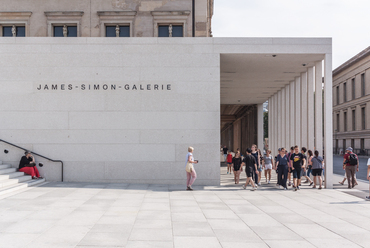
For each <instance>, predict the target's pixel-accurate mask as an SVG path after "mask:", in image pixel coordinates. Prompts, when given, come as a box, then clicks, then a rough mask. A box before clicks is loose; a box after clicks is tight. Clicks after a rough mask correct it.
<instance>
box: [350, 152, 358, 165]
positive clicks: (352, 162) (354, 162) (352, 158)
mask: <svg viewBox="0 0 370 248" xmlns="http://www.w3.org/2000/svg"><path fill="white" fill-rule="evenodd" d="M357 160H358V159H357V156H356V154H354V153H351V154H349V159H348V163H349V164H350V165H357Z"/></svg>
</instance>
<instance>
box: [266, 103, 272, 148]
mask: <svg viewBox="0 0 370 248" xmlns="http://www.w3.org/2000/svg"><path fill="white" fill-rule="evenodd" d="M267 111H268V112H267V113H268V149H270V150H271V114H272V113H271V97H269V99H268V105H267Z"/></svg>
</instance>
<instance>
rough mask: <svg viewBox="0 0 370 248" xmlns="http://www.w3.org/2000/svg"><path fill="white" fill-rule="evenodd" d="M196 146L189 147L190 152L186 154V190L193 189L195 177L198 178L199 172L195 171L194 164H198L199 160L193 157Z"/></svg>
mask: <svg viewBox="0 0 370 248" xmlns="http://www.w3.org/2000/svg"><path fill="white" fill-rule="evenodd" d="M193 151H194V148H193V147H191V146H189V147H188V154H186V167H185V170H186V178H187V179H186V190H193V188H192V187H191V185H193V183H194V181H195V179H196V178H197V173H196V172H195V169H194V166H193V164H197V163H198V160H194V157H193Z"/></svg>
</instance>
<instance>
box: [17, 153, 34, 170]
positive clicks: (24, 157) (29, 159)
mask: <svg viewBox="0 0 370 248" xmlns="http://www.w3.org/2000/svg"><path fill="white" fill-rule="evenodd" d="M30 162H32V158H31V157H29V158H27V157H26V156H23V157H22V158H21V161H19V169H22V168H23V167H24V166H25V165H26V164H29V163H30Z"/></svg>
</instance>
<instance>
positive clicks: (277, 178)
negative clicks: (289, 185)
mask: <svg viewBox="0 0 370 248" xmlns="http://www.w3.org/2000/svg"><path fill="white" fill-rule="evenodd" d="M280 150H281V148H279V149H278V152H277V154H276V156H275V160H274V161H275V164H274V170H275V172H276V186H278V187H279V185H280V182H279V170H278V166H277V157H278V156H279V154H280Z"/></svg>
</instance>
